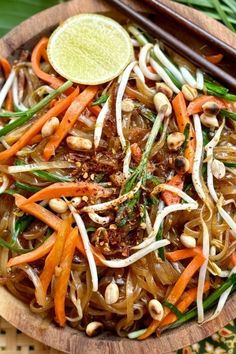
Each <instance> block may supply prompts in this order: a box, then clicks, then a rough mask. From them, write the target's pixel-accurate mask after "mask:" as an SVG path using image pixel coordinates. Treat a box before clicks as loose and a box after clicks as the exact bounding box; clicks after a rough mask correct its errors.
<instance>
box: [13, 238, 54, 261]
mask: <svg viewBox="0 0 236 354" xmlns="http://www.w3.org/2000/svg"><path fill="white" fill-rule="evenodd" d="M55 240H56V235H55V232H54V233H53V234H52V235H51V236H50V237H49V238H48V239H47V240H46V241H45V242H44V243H43V244H42V245H41V246H39V247H38V248H36V249H34V250H33V251H31V252H28V253H25V254H21V255H20V256H17V257H13V258H10V259H9V261H8V263H7V267H15V266H17V265H20V264H24V263H30V262H34V261H37V260H38V259H40V258H42V257H44V256H45V255H46V254H48V253H49V252H50V251H51V249H52V247H53V245H54V243H55Z"/></svg>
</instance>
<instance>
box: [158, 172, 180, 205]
mask: <svg viewBox="0 0 236 354" xmlns="http://www.w3.org/2000/svg"><path fill="white" fill-rule="evenodd" d="M167 184H169V185H171V186H174V187H177V188H179V189H181V190H182V189H183V187H184V177H183V176H182V175H175V176H174V177H172V178H171V180H169V181H168V182H167ZM161 195H162V199H163V201H164V202H165V204H166V205H171V204H178V203H180V200H181V198H180V197H179V196H178V195H176V194H174V193H172V192H169V191H164V192H162V194H161Z"/></svg>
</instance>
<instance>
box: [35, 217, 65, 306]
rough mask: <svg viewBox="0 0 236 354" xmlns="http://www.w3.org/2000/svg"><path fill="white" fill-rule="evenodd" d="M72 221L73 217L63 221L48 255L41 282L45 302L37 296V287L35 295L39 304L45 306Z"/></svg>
mask: <svg viewBox="0 0 236 354" xmlns="http://www.w3.org/2000/svg"><path fill="white" fill-rule="evenodd" d="M71 222H72V218H71V217H69V218H67V219H65V220H63V221H62V224H61V227H60V229H59V231H58V234H57V237H56V242H55V243H54V245H53V248H52V250H51V251H50V253H49V254H48V256H47V258H46V260H45V264H44V268H43V271H42V273H41V274H40V280H41V284H42V287H43V292H44V303H40V302H39V297H38V296H37V288H36V291H35V297H36V299H37V302H38V304H39V305H41V306H44V305H45V304H46V294H47V290H48V287H49V284H50V283H51V280H52V277H53V274H54V272H55V269H56V267H57V266H58V265H59V263H60V260H61V256H62V253H63V249H64V245H65V241H66V237H67V235H68V233H69V232H70V228H71Z"/></svg>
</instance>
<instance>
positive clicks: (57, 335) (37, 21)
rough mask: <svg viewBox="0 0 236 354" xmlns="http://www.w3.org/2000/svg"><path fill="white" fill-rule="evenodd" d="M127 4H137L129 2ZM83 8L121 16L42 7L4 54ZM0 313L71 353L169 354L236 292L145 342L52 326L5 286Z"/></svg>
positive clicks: (3, 46) (215, 29)
mask: <svg viewBox="0 0 236 354" xmlns="http://www.w3.org/2000/svg"><path fill="white" fill-rule="evenodd" d="M162 1H163V2H165V3H167V4H168V5H169V6H171V7H172V8H174V9H175V10H176V11H177V12H179V13H181V14H184V15H185V16H187V17H189V18H191V19H192V20H193V21H195V22H196V23H198V24H199V25H200V26H202V27H203V28H205V29H207V30H208V31H209V32H211V33H212V34H214V35H215V36H218V37H219V38H221V39H222V40H224V41H225V42H227V43H228V44H231V45H232V46H234V47H235V48H236V36H235V35H234V34H233V33H232V32H230V31H229V30H228V29H227V28H225V27H224V26H222V25H221V24H219V23H217V22H216V21H214V20H212V19H209V18H207V17H206V16H204V15H203V14H201V13H199V12H198V11H196V10H193V9H190V8H187V7H185V6H182V5H179V4H176V3H173V2H170V1H168V0H162ZM126 2H128V3H132V1H128V0H127V1H126ZM139 3H140V1H139ZM134 6H135V7H136V9H137V10H144V9H142V6H141V5H140V4H138V5H137V3H136V4H135V5H134ZM83 12H109V14H111V15H112V16H113V17H115V18H119V17H120V16H121V15H119V14H118V13H117V12H116V11H114V10H113V9H111V8H110V7H109V6H107V5H106V4H105V3H104V2H103V1H101V0H97V1H96V0H73V1H70V2H67V3H64V4H61V5H58V6H55V7H53V8H50V9H48V10H46V11H43V12H41V13H39V14H37V15H35V16H33V17H31V18H30V19H28V20H26V21H25V22H23V23H22V24H20V25H19V26H17V27H16V28H15V29H13V30H12V31H11V32H10V33H8V34H7V35H6V36H5V37H3V38H2V39H1V40H0V53H1V55H2V56H4V57H9V56H11V55H13V54H14V52H15V51H16V50H17V49H18V48H21V47H22V46H26V47H29V48H31V47H32V45H33V44H34V43H35V42H36V41H37V40H38V39H39V38H40V37H41V36H42V35H44V34H47V33H49V32H50V31H51V30H52V29H53V28H54V27H55V26H56V25H57V24H58V23H59V22H60V21H63V20H65V19H66V18H68V17H70V16H72V15H75V14H78V13H83ZM160 21H161V20H160ZM168 25H170V24H166V26H168ZM191 46H195V47H196V46H197V41H195V39H193V41H191ZM0 315H1V316H2V317H3V318H4V319H6V320H7V321H9V322H10V323H11V324H12V325H14V326H15V327H17V328H18V329H19V330H21V331H22V332H24V333H26V334H27V335H29V336H31V337H33V338H35V339H37V340H39V341H40V342H42V343H44V344H46V345H48V346H50V347H53V348H55V349H58V350H61V351H64V352H67V353H72V354H75V353H79V354H85V353H93V354H96V353H103V354H107V353H129V354H137V353H148V352H154V353H155V354H158V353H162V354H165V353H168V352H170V351H174V350H177V349H180V348H182V347H184V346H187V345H190V344H193V343H195V342H198V341H200V340H201V339H203V338H205V337H207V336H209V335H211V334H213V333H214V332H216V331H217V330H219V329H220V328H222V327H224V326H225V325H226V324H227V323H228V322H229V321H230V320H232V319H233V318H235V317H236V294H234V295H232V296H231V298H230V299H229V300H228V301H227V304H226V305H225V307H224V310H223V311H222V313H221V315H220V316H219V317H218V318H217V319H215V320H213V321H211V322H209V323H206V324H204V325H201V326H200V325H198V324H197V323H196V322H195V321H192V322H189V323H187V324H186V325H184V326H182V327H180V328H177V329H174V330H170V331H167V332H165V333H164V334H163V335H162V336H161V337H160V338H150V339H147V340H145V341H143V342H139V341H131V340H129V339H127V338H118V337H115V336H112V335H111V334H106V333H104V334H102V335H101V336H99V337H95V338H91V339H89V338H88V337H86V336H85V335H84V334H83V333H81V332H78V331H77V330H75V329H72V328H70V327H68V326H66V327H65V328H64V329H62V328H58V327H56V325H54V324H48V323H47V322H46V321H45V320H43V319H42V318H41V317H40V316H37V315H36V314H33V313H31V312H30V310H29V308H28V306H26V305H25V304H23V303H22V302H21V301H19V300H17V299H15V298H14V296H13V295H11V294H10V293H9V292H8V291H7V290H6V289H5V288H3V287H0Z"/></svg>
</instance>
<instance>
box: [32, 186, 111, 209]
mask: <svg viewBox="0 0 236 354" xmlns="http://www.w3.org/2000/svg"><path fill="white" fill-rule="evenodd" d="M84 195H86V196H88V197H89V196H96V197H100V198H107V197H109V196H110V195H111V190H110V189H106V188H104V187H102V186H100V185H99V184H97V183H91V182H58V183H53V184H51V185H50V186H48V187H46V188H44V189H41V190H40V191H38V192H37V193H35V194H33V195H32V196H31V197H30V198H29V199H26V202H25V204H28V203H32V202H37V201H39V200H45V199H52V198H59V197H62V196H64V197H82V196H84Z"/></svg>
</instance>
